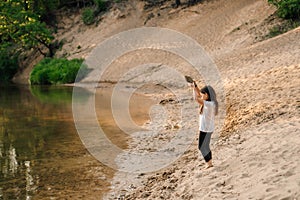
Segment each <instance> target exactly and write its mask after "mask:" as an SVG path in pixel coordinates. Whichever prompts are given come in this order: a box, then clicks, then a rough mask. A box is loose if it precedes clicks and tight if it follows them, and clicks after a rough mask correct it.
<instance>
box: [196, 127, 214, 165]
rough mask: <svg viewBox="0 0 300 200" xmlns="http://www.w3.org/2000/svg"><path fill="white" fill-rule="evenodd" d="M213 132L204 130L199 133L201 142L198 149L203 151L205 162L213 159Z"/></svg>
mask: <svg viewBox="0 0 300 200" xmlns="http://www.w3.org/2000/svg"><path fill="white" fill-rule="evenodd" d="M211 134H212V133H207V132H202V131H200V134H199V144H198V149H199V150H200V151H201V154H202V156H203V157H204V160H205V162H208V161H210V160H211V158H212V156H211V151H210V148H209V143H210V138H211Z"/></svg>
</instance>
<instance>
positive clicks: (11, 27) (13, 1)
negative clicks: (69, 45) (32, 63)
mask: <svg viewBox="0 0 300 200" xmlns="http://www.w3.org/2000/svg"><path fill="white" fill-rule="evenodd" d="M32 3H34V1H28V0H6V1H5V0H4V1H1V2H0V39H1V44H3V43H7V42H10V43H12V44H14V45H16V46H18V47H20V48H21V49H30V48H38V50H39V51H40V52H41V53H42V54H43V55H45V56H46V55H47V56H50V57H52V56H53V55H54V49H53V45H52V44H51V42H52V40H53V36H52V34H51V32H50V30H49V29H48V28H47V26H46V24H45V23H44V22H41V21H40V16H39V15H38V14H37V13H35V12H34V9H33V6H32ZM41 45H42V46H44V47H46V48H47V49H48V51H49V52H48V53H45V52H43V51H42V49H41V47H40V46H41Z"/></svg>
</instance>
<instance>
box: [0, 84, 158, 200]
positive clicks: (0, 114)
mask: <svg viewBox="0 0 300 200" xmlns="http://www.w3.org/2000/svg"><path fill="white" fill-rule="evenodd" d="M72 91H73V88H72V87H62V86H55V87H53V86H52V87H30V86H18V85H10V86H0V199H71V198H72V199H79V198H80V199H101V197H102V195H103V194H104V193H105V192H107V191H108V190H109V186H110V181H111V179H112V178H113V175H114V173H115V171H114V170H113V169H111V168H109V167H107V166H105V165H103V164H102V163H100V162H99V161H98V160H96V159H95V158H94V157H93V156H91V155H90V154H89V152H88V151H87V150H86V149H85V147H84V145H83V144H82V142H81V140H80V138H79V136H78V134H77V131H76V128H75V125H74V120H73V114H72ZM110 96H111V89H110V88H101V89H98V90H97V93H96V99H97V102H98V103H96V111H97V116H98V119H99V123H100V124H102V128H103V129H104V130H105V132H106V133H107V134H108V138H110V139H111V141H112V142H113V143H114V144H116V145H118V146H119V147H120V148H123V149H126V147H127V143H128V141H129V140H130V138H128V135H126V134H124V133H123V132H122V131H121V130H120V129H119V128H118V127H117V125H116V124H115V123H114V119H113V117H112V114H111V110H110ZM130 102H131V104H130V105H131V106H130V107H131V109H130V113H131V116H132V118H133V119H134V121H135V122H136V123H137V124H139V125H141V124H143V123H144V122H146V121H147V120H149V116H148V108H150V106H151V105H153V103H154V102H153V100H152V99H150V98H148V97H146V96H142V95H133V96H132V98H131V100H130ZM141 105H142V106H141Z"/></svg>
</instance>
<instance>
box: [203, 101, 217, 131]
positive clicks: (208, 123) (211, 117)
mask: <svg viewBox="0 0 300 200" xmlns="http://www.w3.org/2000/svg"><path fill="white" fill-rule="evenodd" d="M203 102H204V105H203V112H202V114H200V115H199V131H203V132H213V131H214V129H215V106H216V105H215V102H213V101H203Z"/></svg>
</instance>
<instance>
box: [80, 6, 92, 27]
mask: <svg viewBox="0 0 300 200" xmlns="http://www.w3.org/2000/svg"><path fill="white" fill-rule="evenodd" d="M82 20H83V23H84V24H85V25H91V24H93V23H94V22H95V15H94V11H93V10H92V9H90V8H86V9H84V10H83V12H82Z"/></svg>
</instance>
